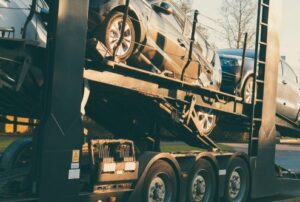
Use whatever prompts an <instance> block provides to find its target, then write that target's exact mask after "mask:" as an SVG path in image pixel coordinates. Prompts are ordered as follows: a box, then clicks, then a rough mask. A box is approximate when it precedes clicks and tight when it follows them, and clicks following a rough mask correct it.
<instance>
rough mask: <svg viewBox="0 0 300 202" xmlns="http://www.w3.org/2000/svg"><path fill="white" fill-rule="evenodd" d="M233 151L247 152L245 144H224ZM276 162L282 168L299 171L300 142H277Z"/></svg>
mask: <svg viewBox="0 0 300 202" xmlns="http://www.w3.org/2000/svg"><path fill="white" fill-rule="evenodd" d="M224 145H227V146H229V147H232V148H233V149H234V150H235V151H243V152H247V150H248V145H247V144H227V143H226V144H224ZM276 163H277V164H278V165H280V166H281V167H283V168H286V169H290V170H292V171H294V172H296V173H300V144H278V145H277V146H276Z"/></svg>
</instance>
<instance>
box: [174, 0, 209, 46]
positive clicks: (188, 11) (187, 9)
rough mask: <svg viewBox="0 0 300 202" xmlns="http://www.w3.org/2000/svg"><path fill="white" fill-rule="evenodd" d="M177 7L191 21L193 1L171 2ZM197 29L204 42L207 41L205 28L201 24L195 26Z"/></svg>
mask: <svg viewBox="0 0 300 202" xmlns="http://www.w3.org/2000/svg"><path fill="white" fill-rule="evenodd" d="M173 1H174V2H175V3H176V4H177V6H178V7H179V8H180V9H181V10H182V11H183V12H184V13H185V15H186V16H187V17H188V18H189V19H190V20H191V21H193V16H194V12H192V11H193V9H192V4H193V0H173ZM197 29H198V30H200V33H201V35H202V37H203V38H204V39H206V40H208V33H207V30H206V29H205V27H203V26H202V25H201V24H199V22H198V25H197Z"/></svg>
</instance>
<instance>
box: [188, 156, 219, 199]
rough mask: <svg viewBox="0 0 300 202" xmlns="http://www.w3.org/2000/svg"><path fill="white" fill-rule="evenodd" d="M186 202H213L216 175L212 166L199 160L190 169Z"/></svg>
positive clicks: (205, 161)
mask: <svg viewBox="0 0 300 202" xmlns="http://www.w3.org/2000/svg"><path fill="white" fill-rule="evenodd" d="M187 193H188V201H190V202H213V201H214V197H215V194H216V174H215V172H214V169H213V167H212V165H211V164H210V163H209V162H208V161H207V160H204V159H199V160H198V161H197V162H196V163H195V165H194V166H193V168H192V171H191V172H190V176H189V182H188V190H187Z"/></svg>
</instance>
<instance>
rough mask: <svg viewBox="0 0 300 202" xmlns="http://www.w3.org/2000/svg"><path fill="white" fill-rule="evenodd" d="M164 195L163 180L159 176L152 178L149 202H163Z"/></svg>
mask: <svg viewBox="0 0 300 202" xmlns="http://www.w3.org/2000/svg"><path fill="white" fill-rule="evenodd" d="M165 196H166V186H165V183H164V181H163V180H162V179H161V178H160V177H156V178H154V179H153V180H152V182H151V184H150V187H149V191H148V201H149V202H163V201H164V200H165Z"/></svg>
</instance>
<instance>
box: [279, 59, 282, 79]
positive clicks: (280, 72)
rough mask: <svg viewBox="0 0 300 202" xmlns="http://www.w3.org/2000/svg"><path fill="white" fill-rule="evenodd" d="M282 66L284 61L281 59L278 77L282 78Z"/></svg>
mask: <svg viewBox="0 0 300 202" xmlns="http://www.w3.org/2000/svg"><path fill="white" fill-rule="evenodd" d="M282 66H283V63H282V61H280V62H279V65H278V78H282V77H283V70H282Z"/></svg>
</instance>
